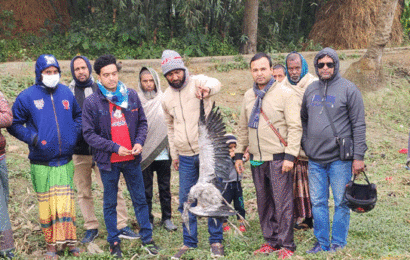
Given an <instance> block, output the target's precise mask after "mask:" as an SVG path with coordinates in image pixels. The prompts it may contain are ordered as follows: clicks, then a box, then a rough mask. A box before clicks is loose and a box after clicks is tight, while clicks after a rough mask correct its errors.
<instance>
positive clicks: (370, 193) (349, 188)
mask: <svg viewBox="0 0 410 260" xmlns="http://www.w3.org/2000/svg"><path fill="white" fill-rule="evenodd" d="M363 174H364V177H365V179H366V182H367V184H358V183H354V181H355V179H356V175H355V176H354V177H353V181H349V182H348V183H347V185H346V190H345V196H344V197H345V200H346V201H347V206H348V207H349V208H351V209H352V210H353V211H354V212H357V213H365V212H368V211H370V210H372V209H373V208H374V206H375V205H376V201H377V190H376V184H374V183H370V182H369V179H368V178H367V175H366V173H364V172H363Z"/></svg>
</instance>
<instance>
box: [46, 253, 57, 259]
mask: <svg viewBox="0 0 410 260" xmlns="http://www.w3.org/2000/svg"><path fill="white" fill-rule="evenodd" d="M44 259H50V260H56V259H58V255H57V252H52V251H47V253H45V254H44Z"/></svg>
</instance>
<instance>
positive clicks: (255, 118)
mask: <svg viewBox="0 0 410 260" xmlns="http://www.w3.org/2000/svg"><path fill="white" fill-rule="evenodd" d="M274 82H275V79H274V78H273V77H272V78H271V79H270V81H269V82H268V84H267V85H266V86H265V87H264V88H263V90H260V89H259V87H258V85H257V84H256V83H254V84H253V92H255V95H256V101H255V104H254V105H253V109H252V113H251V116H250V117H249V123H248V127H250V128H254V129H257V128H258V126H259V114H260V112H261V108H262V99H263V97H264V96H265V94H266V92H268V91H269V89H270V88H271V87H272V85H273V83H274Z"/></svg>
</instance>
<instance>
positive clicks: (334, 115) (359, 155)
mask: <svg viewBox="0 0 410 260" xmlns="http://www.w3.org/2000/svg"><path fill="white" fill-rule="evenodd" d="M314 65H315V69H316V74H317V75H318V76H319V81H315V82H313V83H312V84H310V85H309V87H308V88H307V90H306V92H305V94H304V96H303V102H302V110H301V118H302V124H303V137H302V146H303V149H304V150H305V152H306V154H307V156H308V157H309V189H310V196H311V201H312V211H313V220H314V227H313V229H314V234H315V236H316V239H317V242H316V243H315V245H314V246H313V248H312V249H311V250H309V251H307V253H317V252H320V251H329V250H330V251H336V250H339V249H342V248H343V247H344V246H346V239H347V234H348V230H349V220H350V209H349V208H348V207H347V205H346V201H344V200H343V194H344V191H345V186H346V184H347V183H348V182H349V180H350V179H351V176H352V171H353V173H354V174H359V173H361V172H362V171H363V170H364V162H363V158H364V154H365V152H366V150H367V146H366V124H365V118H364V105H363V99H362V96H361V94H360V91H359V89H358V88H357V87H356V86H355V85H354V84H353V83H352V82H350V81H348V80H346V79H344V78H342V77H341V75H340V73H339V58H338V55H337V53H336V52H335V51H334V50H333V49H331V48H324V49H323V50H321V51H320V52H319V53H318V54H317V55H316V57H315V59H314ZM324 106H326V107H324ZM325 109H327V111H324V110H325ZM328 117H329V118H330V120H332V121H333V124H334V127H335V129H336V131H337V136H339V137H341V138H345V137H350V138H352V139H353V143H354V146H353V150H354V152H353V154H354V155H353V161H352V160H346V161H342V160H341V159H340V158H341V157H340V149H339V144H338V141H337V139H338V138H336V137H335V134H334V132H333V130H332V127H331V122H330V121H329V118H328ZM329 185H330V187H332V191H333V197H334V204H335V213H334V215H333V224H332V239H331V240H329V233H330V230H329V228H330V222H329V206H328V199H329Z"/></svg>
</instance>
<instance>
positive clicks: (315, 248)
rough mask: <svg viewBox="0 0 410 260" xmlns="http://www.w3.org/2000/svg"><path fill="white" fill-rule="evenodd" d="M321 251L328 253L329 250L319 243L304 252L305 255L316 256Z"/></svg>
mask: <svg viewBox="0 0 410 260" xmlns="http://www.w3.org/2000/svg"><path fill="white" fill-rule="evenodd" d="M322 251H329V249H327V248H323V247H322V246H321V245H320V244H319V242H316V243H315V244H314V245H313V247H312V248H311V249H310V250H308V251H306V254H316V253H319V252H322Z"/></svg>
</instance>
